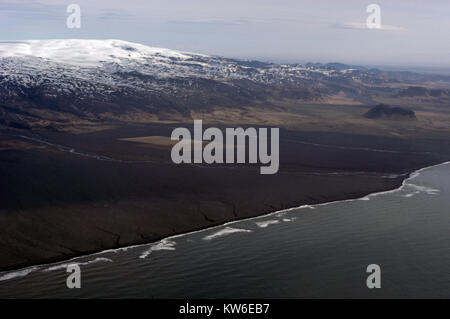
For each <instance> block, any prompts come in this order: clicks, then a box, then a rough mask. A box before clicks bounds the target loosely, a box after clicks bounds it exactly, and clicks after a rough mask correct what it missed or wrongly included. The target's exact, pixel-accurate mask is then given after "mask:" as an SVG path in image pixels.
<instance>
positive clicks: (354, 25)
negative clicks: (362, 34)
mask: <svg viewBox="0 0 450 319" xmlns="http://www.w3.org/2000/svg"><path fill="white" fill-rule="evenodd" d="M330 27H331V28H334V29H353V30H381V31H408V29H406V28H404V27H398V26H395V25H388V24H382V25H381V28H379V29H369V28H368V27H367V25H366V24H365V23H360V22H344V23H336V24H332V25H330Z"/></svg>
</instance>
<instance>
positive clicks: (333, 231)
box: [0, 163, 450, 298]
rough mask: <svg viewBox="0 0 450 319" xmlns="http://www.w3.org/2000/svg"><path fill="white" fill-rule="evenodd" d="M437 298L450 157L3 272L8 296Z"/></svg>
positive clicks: (449, 232)
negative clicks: (373, 282)
mask: <svg viewBox="0 0 450 319" xmlns="http://www.w3.org/2000/svg"><path fill="white" fill-rule="evenodd" d="M324 187H326V185H324ZM73 263H76V264H78V265H79V266H80V269H81V280H80V281H81V288H79V289H76V288H75V289H69V288H67V285H66V280H67V277H68V276H69V275H70V274H69V273H67V272H66V270H67V265H69V264H73ZM372 264H376V265H378V266H379V267H380V271H381V272H380V282H381V287H380V288H373V289H369V288H368V287H367V285H366V280H367V277H368V276H369V275H370V273H368V272H367V267H368V265H372ZM432 297H433V298H450V163H444V164H441V165H436V166H433V167H429V168H425V169H422V170H419V171H417V172H415V173H413V174H411V176H410V178H408V179H407V180H405V181H404V183H403V186H402V187H400V188H399V189H396V190H393V191H387V192H382V193H376V194H371V195H368V196H366V197H364V198H359V199H354V200H345V201H338V202H332V203H324V204H318V205H312V206H308V205H305V206H301V207H297V208H292V209H289V210H284V211H279V212H274V213H272V214H269V215H265V216H260V217H257V218H252V219H247V220H242V221H236V222H231V223H228V224H225V225H222V226H218V227H214V228H210V229H206V230H202V231H198V232H193V233H189V234H184V235H179V236H173V237H169V238H166V239H164V240H161V241H159V242H156V243H152V244H146V245H139V246H133V247H128V248H122V249H116V250H108V251H104V252H101V253H97V254H93V255H88V256H83V257H79V258H75V259H72V260H70V261H66V262H60V263H54V264H49V265H38V266H34V267H28V268H25V269H20V270H16V271H9V272H3V273H0V298H432Z"/></svg>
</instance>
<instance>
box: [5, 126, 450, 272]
mask: <svg viewBox="0 0 450 319" xmlns="http://www.w3.org/2000/svg"><path fill="white" fill-rule="evenodd" d="M173 127H175V126H174V125H165V124H151V125H150V124H149V125H116V126H113V127H112V128H111V129H107V130H101V131H98V132H91V133H84V134H69V133H62V132H48V131H43V132H38V134H36V133H33V134H29V136H34V137H39V139H41V140H45V141H47V144H45V143H42V142H37V141H31V140H29V139H24V138H20V137H17V136H16V137H14V136H11V135H17V132H14V133H13V134H11V133H12V132H3V133H4V134H8V135H2V136H0V146H1V147H0V162H1V165H0V170H1V176H2V179H1V181H0V190H1V192H0V197H1V198H0V227H1V229H2V235H1V236H0V270H9V269H17V268H21V267H25V266H29V265H33V264H40V263H48V262H54V261H58V260H64V259H69V258H71V257H74V256H79V255H83V254H87V253H92V252H96V251H101V250H104V249H109V248H118V247H122V246H128V245H133V244H140V243H149V242H153V241H156V240H158V239H161V238H164V237H167V236H170V235H173V234H178V233H184V232H189V231H193V230H198V229H202V228H207V227H211V226H214V225H219V224H222V223H225V222H227V221H231V220H236V219H243V218H248V217H253V216H257V215H262V214H265V213H269V212H272V211H276V210H280V209H284V208H289V207H296V206H300V205H304V204H315V203H321V202H329V201H335V200H342V199H348V198H356V197H361V196H364V195H366V194H369V193H373V192H379V191H383V190H389V189H393V188H397V187H398V186H399V185H401V183H402V181H403V179H404V178H406V177H407V176H408V173H410V172H412V171H414V170H416V169H418V168H421V167H425V166H429V165H432V164H436V163H440V162H443V161H445V160H448V159H449V158H450V147H449V142H448V141H447V140H445V139H431V138H427V139H426V138H423V139H417V138H416V139H405V138H398V139H397V138H388V137H380V136H370V135H355V134H353V135H349V134H340V133H331V132H330V133H321V132H300V131H288V130H281V132H280V171H279V173H278V174H276V175H260V174H259V167H255V166H253V167H252V166H246V165H241V166H231V167H230V166H208V165H203V166H193V165H180V166H177V165H174V164H173V163H171V161H170V148H167V147H163V146H154V145H150V144H142V143H133V142H127V141H123V140H121V139H122V138H130V137H137V136H169V135H170V132H171V130H172V129H173ZM49 143H51V144H49ZM55 145H64V147H65V148H63V149H62V148H58V147H56V146H55ZM83 154H84V155H83ZM87 155H89V156H87ZM93 155H96V156H102V157H97V158H96V157H94V156H93Z"/></svg>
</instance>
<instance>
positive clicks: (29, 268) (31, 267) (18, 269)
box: [0, 161, 450, 281]
mask: <svg viewBox="0 0 450 319" xmlns="http://www.w3.org/2000/svg"><path fill="white" fill-rule="evenodd" d="M446 164H450V161H444V162H439V163H435V164H432V165H429V166H425V167H422V168H420V169H417V170H414V171H411V172H409V173H406V174H405V177H404V178H403V179H402V181H401V183H397V184H398V185H397V186H396V187H395V188H392V189H380V190H379V191H375V192H371V193H360V194H357V195H356V196H353V197H345V196H343V198H342V199H338V200H332V201H317V202H314V201H312V202H308V203H304V204H301V205H299V206H294V207H290V208H284V209H280V210H276V211H271V212H266V213H262V214H258V215H255V216H250V217H242V218H236V219H233V220H229V221H226V222H224V223H218V224H217V225H210V226H205V227H200V228H198V229H193V230H191V231H186V232H180V233H174V234H171V235H167V236H161V237H160V238H156V239H152V240H150V241H146V242H138V243H135V244H128V245H127V244H125V245H122V246H118V247H114V248H107V249H101V250H98V249H95V250H91V251H84V252H81V253H79V254H76V253H74V254H73V255H72V256H70V257H68V258H64V257H55V258H49V259H47V260H42V261H35V262H30V263H28V264H22V265H18V266H13V267H5V268H3V269H2V268H1V267H0V269H1V270H0V278H1V277H3V276H5V275H7V274H14V273H23V274H24V275H23V276H26V275H28V273H31V272H33V271H37V270H40V268H41V267H45V266H48V265H52V264H56V263H60V262H66V263H68V262H71V261H73V260H75V259H78V258H81V257H87V256H95V255H99V254H104V253H108V252H116V251H120V250H127V249H133V248H137V247H141V246H146V245H151V244H156V243H158V242H161V241H163V240H170V239H174V238H179V237H183V236H187V235H190V234H194V233H199V232H203V231H206V230H211V229H215V228H219V227H224V226H228V225H232V224H235V223H238V222H240V221H243V220H253V219H258V218H264V217H269V216H272V215H275V214H279V213H282V212H287V211H291V210H296V209H301V208H304V207H308V206H325V205H330V204H334V203H342V202H348V201H355V200H367V199H369V198H370V197H374V196H378V195H383V194H389V193H393V192H397V191H399V190H401V189H402V188H403V187H405V185H406V184H407V182H408V181H409V180H411V179H413V178H415V177H417V176H418V175H419V174H420V173H421V172H422V171H425V170H428V169H430V168H434V167H437V166H442V165H446ZM16 277H22V276H21V275H20V274H19V275H18V276H13V277H11V278H7V279H3V280H9V279H13V278H16ZM0 281H1V280H0Z"/></svg>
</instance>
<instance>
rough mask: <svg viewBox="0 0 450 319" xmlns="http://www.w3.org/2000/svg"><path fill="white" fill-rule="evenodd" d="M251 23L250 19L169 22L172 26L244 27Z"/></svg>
mask: <svg viewBox="0 0 450 319" xmlns="http://www.w3.org/2000/svg"><path fill="white" fill-rule="evenodd" d="M250 22H251V21H249V20H248V19H180V20H169V21H168V23H172V24H197V25H202V24H204V25H243V24H248V23H250Z"/></svg>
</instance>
